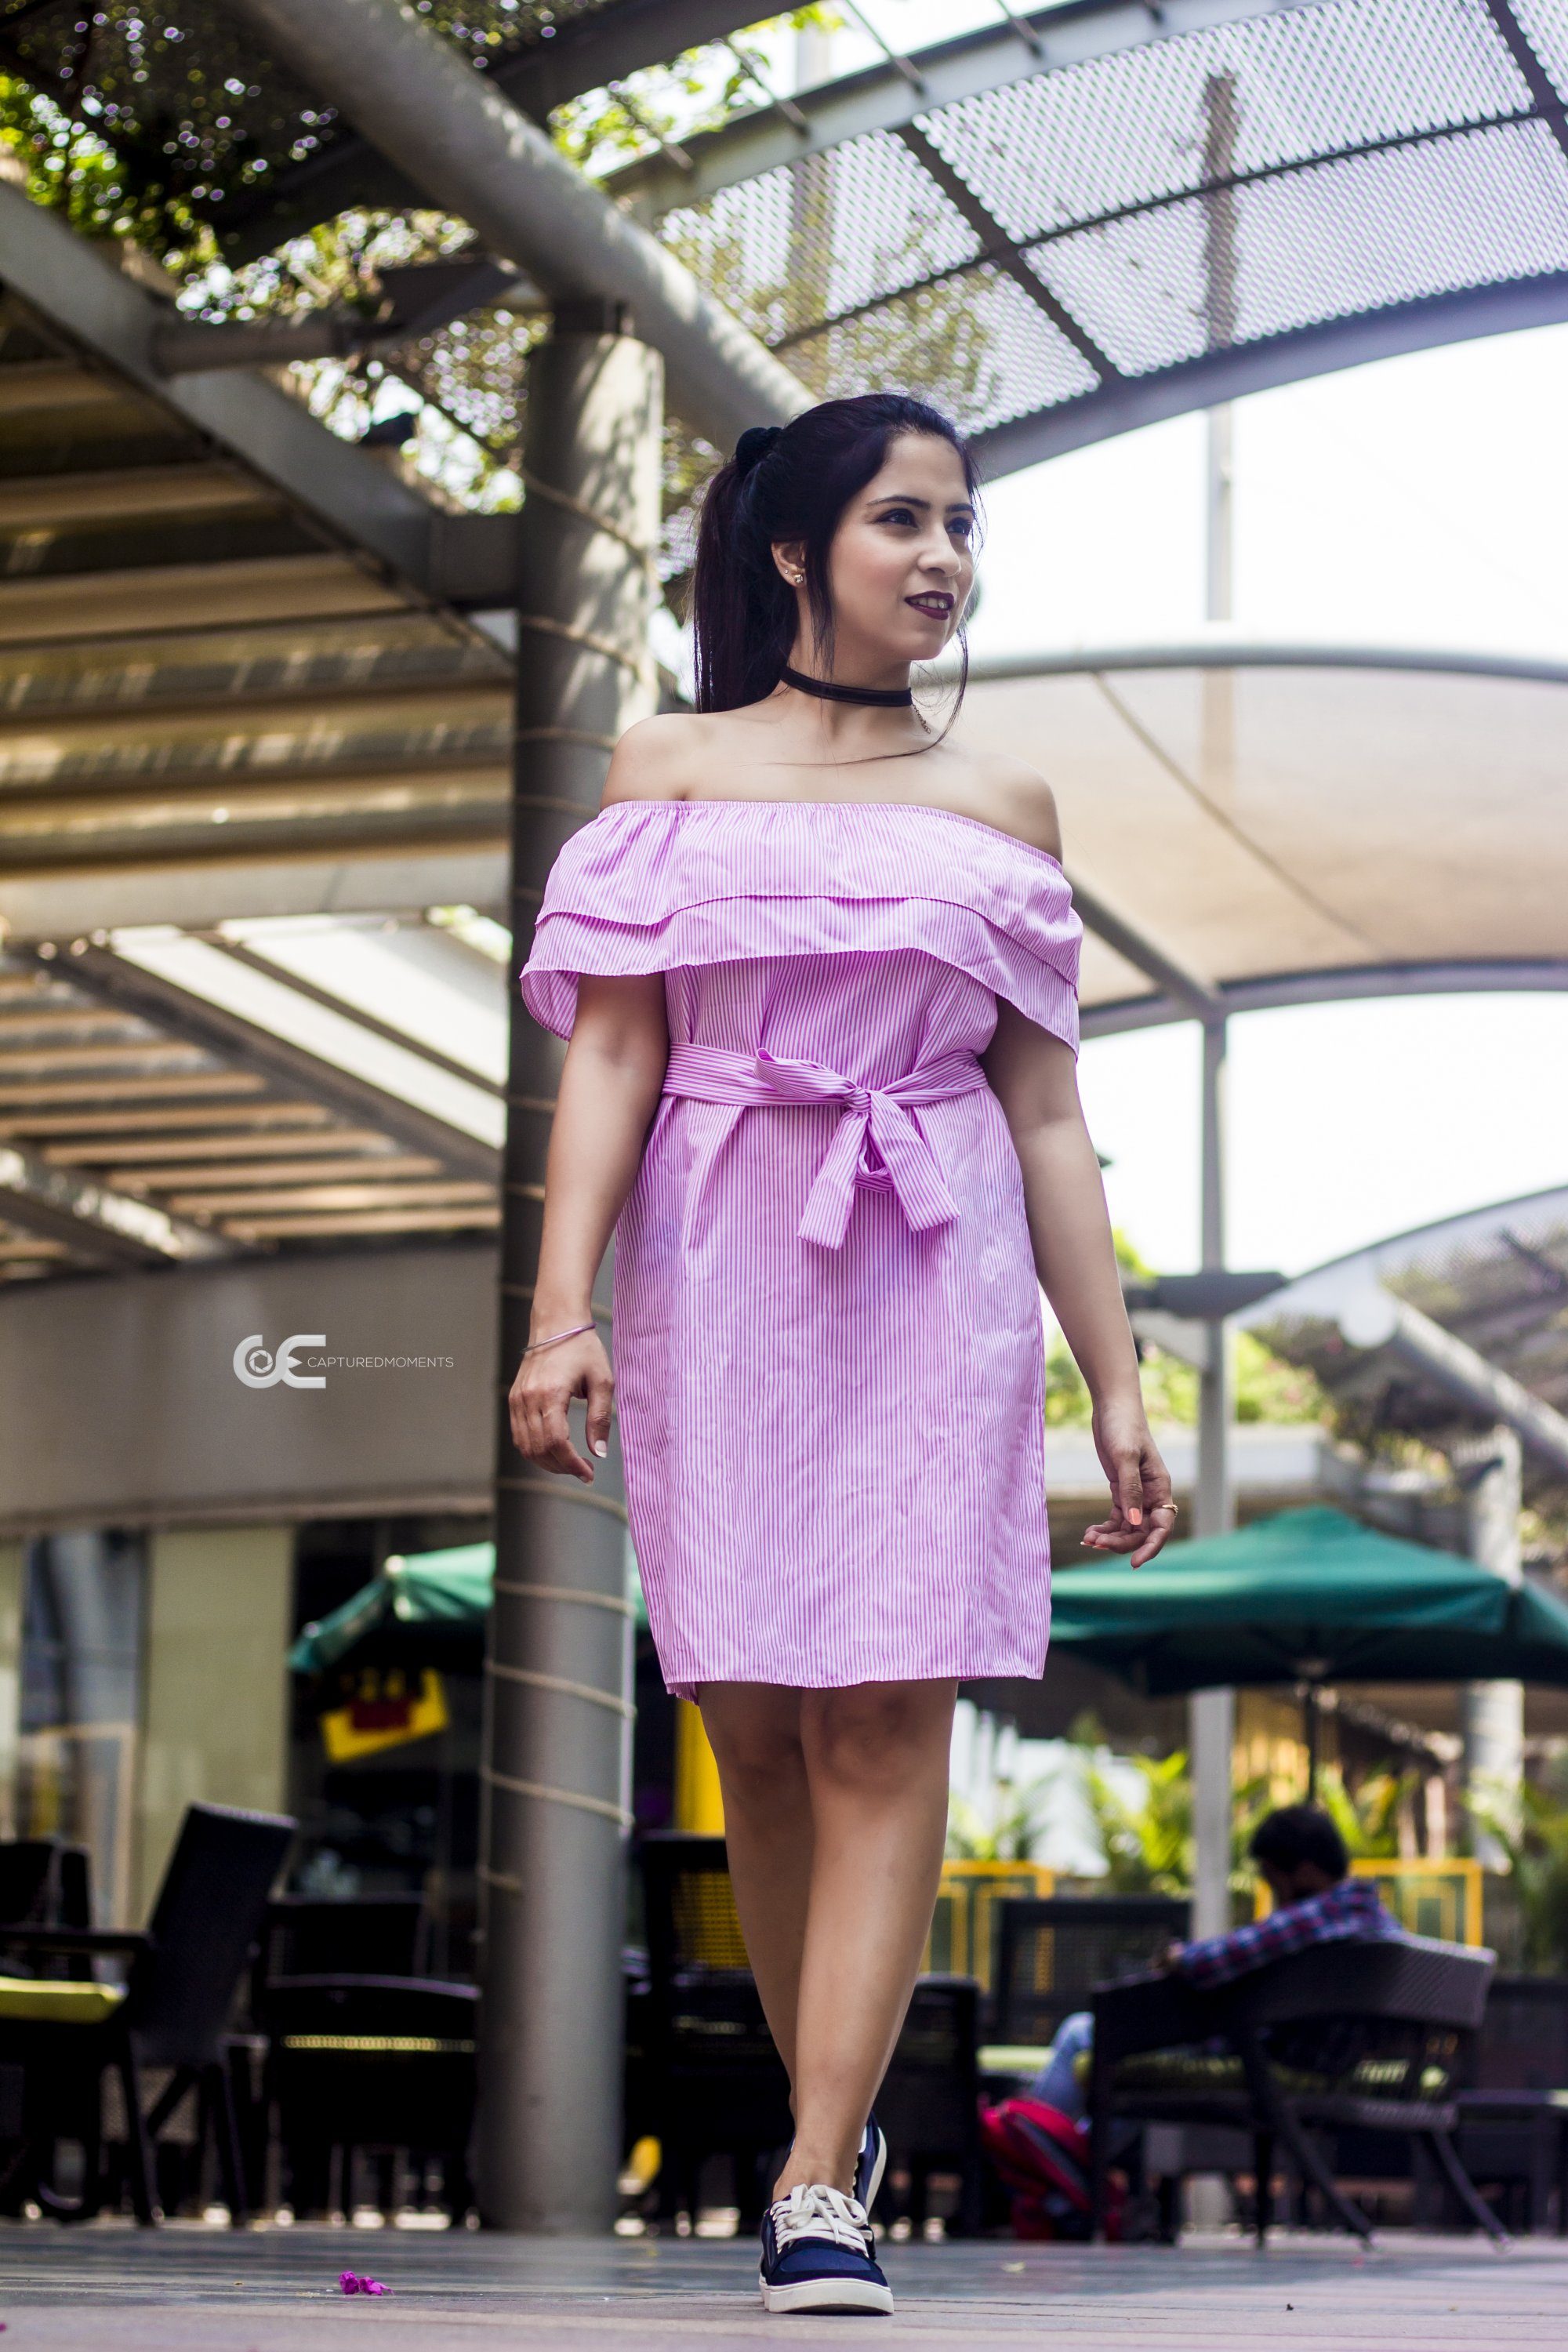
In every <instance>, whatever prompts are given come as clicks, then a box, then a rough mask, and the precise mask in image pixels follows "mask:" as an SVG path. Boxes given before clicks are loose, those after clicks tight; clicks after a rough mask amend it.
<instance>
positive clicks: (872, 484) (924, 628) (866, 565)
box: [774, 433, 974, 682]
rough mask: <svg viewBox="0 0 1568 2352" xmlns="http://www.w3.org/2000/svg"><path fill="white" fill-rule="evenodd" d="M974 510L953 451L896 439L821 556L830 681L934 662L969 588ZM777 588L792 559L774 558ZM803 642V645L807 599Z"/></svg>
mask: <svg viewBox="0 0 1568 2352" xmlns="http://www.w3.org/2000/svg"><path fill="white" fill-rule="evenodd" d="M973 533H974V508H973V503H972V501H971V499H970V495H969V488H968V485H967V484H966V482H965V480H964V478H963V463H962V461H961V460H960V457H959V455H958V452H957V450H956V449H955V448H954V447H953V446H952V442H951V441H946V440H944V439H943V438H942V436H941V435H940V434H935V433H901V434H900V435H899V436H898V437H897V439H896V440H893V441H890V442H889V445H888V454H887V457H886V459H885V461H884V463H883V465H882V467H881V470H880V471H879V473H878V474H876V475H875V476H874V477H873V478H872V479H871V480H870V481H868V483H867V484H866V487H865V488H864V489H861V490H858V491H857V492H856V494H855V496H854V497H853V498H852V499H850V501H849V503H848V505H847V507H846V508H845V509H844V512H843V515H842V516H841V517H840V519H839V523H838V528H837V531H836V532H835V533H834V536H833V543H832V546H831V548H830V549H829V551H828V565H827V578H828V587H829V591H830V593H831V594H832V598H833V623H834V649H833V667H834V672H835V675H836V676H838V677H850V678H860V679H861V680H862V682H864V677H865V674H867V673H869V672H872V671H876V670H881V669H901V668H902V667H904V666H905V665H907V664H908V663H910V662H925V661H931V660H932V659H933V658H934V657H935V656H936V655H937V654H939V653H940V652H941V651H942V647H943V646H945V645H946V643H947V641H948V639H949V638H950V637H951V636H952V634H953V631H954V630H955V629H956V628H957V626H958V625H959V622H960V621H961V620H962V619H963V610H964V606H965V604H967V603H968V600H969V592H970V590H971V588H972V587H973V583H974V551H973ZM774 555H775V558H777V559H778V561H779V568H780V570H781V571H782V572H783V573H784V577H785V579H786V580H787V579H789V577H790V574H791V572H794V571H796V570H798V569H799V551H798V550H796V549H795V548H793V547H791V548H785V547H779V548H775V550H774ZM798 593H799V596H800V601H801V607H802V641H803V643H806V644H809V642H810V636H809V626H810V625H809V618H808V615H807V613H806V608H805V590H804V589H801V590H800V591H799V592H798Z"/></svg>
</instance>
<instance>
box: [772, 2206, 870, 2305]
mask: <svg viewBox="0 0 1568 2352" xmlns="http://www.w3.org/2000/svg"><path fill="white" fill-rule="evenodd" d="M874 2244H875V2240H874V2239H873V2238H872V2235H871V2224H870V2222H869V2221H868V2220H867V2218H866V2208H865V2207H864V2205H862V2204H861V2202H860V2200H859V2199H858V2197H846V2196H845V2194H844V2192H843V2190H842V2189H829V2188H827V2187H826V2185H825V2184H823V2183H822V2182H820V2181H813V2182H812V2183H811V2185H810V2187H809V2188H804V2187H803V2188H800V2189H791V2190H790V2192H789V2195H788V2196H787V2197H780V2198H777V2199H775V2200H774V2201H773V2204H771V2205H770V2206H769V2207H768V2210H767V2211H766V2212H765V2213H764V2214H763V2256H762V2265H761V2268H760V2270H759V2272H758V2273H757V2283H758V2284H759V2286H760V2287H761V2289H762V2294H763V2309H764V2310H765V2311H844V2312H861V2311H881V2312H889V2311H891V2310H892V2307H893V2294H892V2289H891V2288H890V2287H889V2284H888V2282H887V2280H886V2279H885V2278H884V2277H883V2275H882V2272H881V2270H880V2268H879V2265H878V2263H876V2262H875V2261H874V2260H873V2257H872V2248H873V2245H874Z"/></svg>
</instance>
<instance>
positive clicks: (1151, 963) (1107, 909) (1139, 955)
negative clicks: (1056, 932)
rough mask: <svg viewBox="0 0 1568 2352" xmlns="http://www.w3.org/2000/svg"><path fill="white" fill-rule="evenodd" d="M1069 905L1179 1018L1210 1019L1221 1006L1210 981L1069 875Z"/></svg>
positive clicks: (1220, 1009) (1094, 891)
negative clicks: (1144, 977) (1152, 986)
mask: <svg viewBox="0 0 1568 2352" xmlns="http://www.w3.org/2000/svg"><path fill="white" fill-rule="evenodd" d="M1068 879H1069V881H1070V882H1071V885H1072V897H1073V905H1074V906H1075V907H1076V908H1078V911H1079V914H1080V915H1081V916H1082V918H1083V920H1084V922H1085V924H1086V925H1087V926H1088V928H1089V930H1091V931H1092V932H1093V933H1094V934H1095V936H1096V938H1097V939H1101V940H1104V942H1105V944H1106V946H1107V947H1108V948H1112V949H1114V950H1115V952H1116V953H1117V954H1118V955H1119V956H1121V959H1122V961H1124V962H1126V963H1130V964H1131V965H1132V966H1133V967H1134V969H1135V970H1137V971H1142V972H1145V973H1147V975H1148V977H1149V978H1150V979H1151V980H1152V981H1153V982H1154V983H1155V986H1156V987H1157V988H1158V989H1159V990H1161V992H1163V998H1164V1000H1165V1001H1166V1002H1168V1003H1172V1004H1174V1005H1177V1006H1179V1007H1180V1011H1179V1013H1177V1015H1176V1017H1177V1018H1178V1019H1180V1020H1192V1019H1194V1018H1195V1019H1197V1020H1200V1021H1205V1020H1213V1019H1214V1018H1215V1016H1216V1015H1217V1014H1219V1013H1221V1012H1222V1011H1223V1008H1224V1000H1223V998H1222V997H1221V995H1220V993H1219V992H1218V990H1217V989H1216V988H1215V984H1214V982H1212V981H1210V980H1206V979H1205V977H1204V975H1203V974H1202V973H1201V972H1196V971H1193V970H1192V969H1191V968H1190V966H1188V965H1186V964H1184V963H1183V962H1182V961H1181V960H1180V959H1179V958H1178V957H1176V956H1174V955H1173V954H1172V953H1171V952H1170V950H1168V949H1165V948H1163V947H1161V946H1160V945H1159V944H1158V942H1157V941H1156V940H1152V939H1151V938H1150V937H1149V935H1148V933H1147V932H1146V931H1144V930H1143V929H1141V928H1140V926H1139V925H1138V924H1137V923H1135V922H1134V921H1133V920H1132V919H1131V916H1129V915H1123V914H1121V913H1119V912H1118V910H1117V909H1116V908H1114V907H1112V906H1111V905H1110V903H1109V901H1108V900H1106V899H1104V898H1101V897H1100V894H1099V892H1098V891H1096V890H1091V889H1090V888H1089V885H1088V884H1087V883H1085V882H1083V881H1080V880H1078V879H1076V878H1075V877H1071V876H1069V877H1068Z"/></svg>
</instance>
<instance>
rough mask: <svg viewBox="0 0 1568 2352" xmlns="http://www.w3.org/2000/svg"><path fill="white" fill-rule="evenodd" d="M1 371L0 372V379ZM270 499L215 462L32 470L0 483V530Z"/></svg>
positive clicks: (202, 510) (231, 509)
mask: <svg viewBox="0 0 1568 2352" xmlns="http://www.w3.org/2000/svg"><path fill="white" fill-rule="evenodd" d="M3 376H4V371H3V370H0V379H3ZM273 504H274V500H273V499H271V498H270V497H269V496H268V492H267V491H266V490H265V489H263V488H262V487H261V485H260V483H258V482H257V481H255V480H253V479H251V478H249V477H248V476H242V475H239V474H233V473H226V472H224V471H223V470H221V469H220V468H219V467H216V466H204V465H195V466H137V467H132V468H131V469H130V470H129V471H127V472H124V473H103V474H36V475H33V476H31V477H30V478H23V479H21V480H16V481H6V482H0V530H69V529H70V528H71V527H72V525H73V524H74V525H79V524H82V523H102V522H132V521H133V522H139V521H142V520H143V519H145V518H147V517H149V516H152V517H155V518H157V520H160V521H162V520H164V519H165V518H167V517H169V516H172V515H195V514H237V513H239V512H242V511H244V510H246V509H254V508H257V507H269V506H271V505H273Z"/></svg>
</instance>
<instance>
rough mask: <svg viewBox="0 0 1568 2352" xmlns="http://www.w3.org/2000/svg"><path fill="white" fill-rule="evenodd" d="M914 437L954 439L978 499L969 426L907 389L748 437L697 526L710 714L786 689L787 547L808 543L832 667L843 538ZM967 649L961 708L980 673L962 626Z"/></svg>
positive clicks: (700, 684) (816, 607) (812, 603)
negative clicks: (869, 490) (836, 571)
mask: <svg viewBox="0 0 1568 2352" xmlns="http://www.w3.org/2000/svg"><path fill="white" fill-rule="evenodd" d="M906 433H932V434H936V435H938V436H940V438H941V439H942V440H943V441H946V442H948V443H950V444H951V446H952V447H953V448H954V449H956V450H957V452H958V456H959V459H960V462H961V463H962V465H963V478H964V482H965V484H966V486H967V488H968V490H969V494H970V497H971V498H972V499H974V498H975V497H976V495H977V492H978V488H979V476H978V473H977V471H976V468H975V465H974V460H973V457H971V455H970V452H969V449H968V447H967V446H966V444H965V442H964V440H963V436H962V435H961V434H960V432H959V430H958V427H957V426H956V425H954V424H952V421H951V419H949V418H948V417H945V416H943V415H942V412H941V410H940V409H935V408H932V407H931V406H929V405H928V404H927V403H926V402H925V401H923V400H916V399H914V398H913V397H912V396H911V395H910V394H908V393H901V392H865V393H859V394H857V395H856V396H855V397H854V398H853V399H848V400H824V401H822V402H819V404H817V406H816V407H815V408H808V409H806V410H805V412H804V413H803V414H802V415H799V416H795V417H792V418H791V420H790V422H789V423H788V424H787V425H752V428H751V430H750V431H749V432H746V433H742V436H741V438H740V440H739V441H738V442H737V444H736V446H735V454H734V456H733V457H731V458H730V459H729V461H728V463H727V464H725V465H723V466H721V467H720V468H719V471H718V472H717V473H716V474H715V475H714V477H713V478H712V480H711V481H710V484H709V485H708V492H707V496H706V497H705V498H704V499H703V501H702V518H701V521H700V525H699V528H698V534H697V561H696V567H695V572H694V575H693V580H692V589H691V619H692V628H693V634H694V635H695V637H696V656H697V708H698V709H699V710H739V709H742V708H743V707H744V706H745V705H746V704H747V703H750V702H761V701H762V700H763V697H764V696H766V695H769V694H771V693H772V692H773V688H774V687H776V686H777V684H778V682H779V677H780V675H781V673H782V671H783V669H784V664H785V663H786V662H787V661H788V659H789V656H790V647H791V646H793V644H794V643H795V620H796V606H795V597H794V594H793V593H792V592H791V591H790V589H789V588H788V587H787V586H786V585H785V583H784V580H783V579H782V578H781V577H780V574H779V569H778V566H777V564H776V563H775V562H773V548H774V546H775V545H776V544H777V542H778V541H781V540H794V541H798V542H799V543H800V546H801V549H802V551H803V553H804V555H805V593H806V599H807V603H808V605H809V609H810V612H811V618H812V624H813V626H814V629H815V631H816V641H817V646H818V647H819V649H820V651H821V653H822V655H823V657H824V658H825V659H826V661H827V663H828V665H829V667H831V663H832V646H833V599H832V596H831V594H830V593H829V590H828V584H827V556H828V550H829V548H830V547H831V546H832V543H833V535H834V533H835V531H836V530H837V528H838V522H839V519H840V517H841V516H842V514H843V512H844V509H845V508H846V507H847V505H848V503H849V501H850V499H852V498H853V497H854V496H855V493H856V492H857V490H860V489H864V488H865V486H866V484H867V483H868V481H870V480H871V479H872V478H874V476H876V475H877V474H878V473H879V472H880V471H881V468H882V465H883V462H884V460H885V459H886V457H887V454H888V448H889V443H891V442H892V441H894V440H896V439H897V438H898V437H899V436H900V435H902V434H906ZM958 642H959V645H960V647H961V648H962V650H963V667H962V670H961V673H960V680H959V689H958V700H959V701H962V700H963V682H964V680H965V679H966V678H967V677H968V674H969V651H968V647H967V646H966V645H965V644H964V637H963V628H962V626H961V627H960V629H959V632H958ZM957 707H958V706H957V703H956V702H955V703H954V705H953V709H954V711H956V709H957ZM949 723H950V724H951V720H950V722H949Z"/></svg>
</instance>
